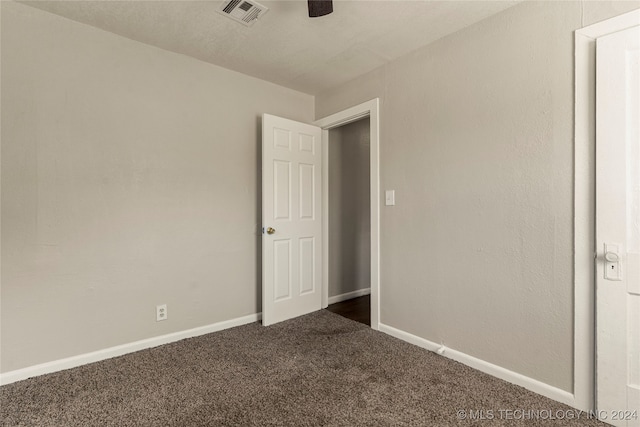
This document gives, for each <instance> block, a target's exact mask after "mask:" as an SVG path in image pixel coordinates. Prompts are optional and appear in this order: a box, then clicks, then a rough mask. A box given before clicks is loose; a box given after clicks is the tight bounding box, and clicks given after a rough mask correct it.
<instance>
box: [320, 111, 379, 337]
mask: <svg viewBox="0 0 640 427" xmlns="http://www.w3.org/2000/svg"><path fill="white" fill-rule="evenodd" d="M365 117H369V138H370V146H369V165H370V175H369V185H370V186H371V187H370V194H371V199H370V200H371V328H372V329H375V330H378V329H380V100H379V99H378V98H374V99H372V100H370V101H366V102H363V103H362V104H358V105H356V106H353V107H351V108H347V109H346V110H343V111H340V112H337V113H335V114H332V115H330V116H327V117H324V118H322V119H319V120H316V121H315V122H314V125H316V126H319V127H320V128H322V308H326V307H327V306H328V304H329V303H328V300H329V245H328V242H329V163H328V160H329V130H330V129H333V128H336V127H338V126H342V125H346V124H348V123H351V122H354V121H356V120H359V119H362V118H365Z"/></svg>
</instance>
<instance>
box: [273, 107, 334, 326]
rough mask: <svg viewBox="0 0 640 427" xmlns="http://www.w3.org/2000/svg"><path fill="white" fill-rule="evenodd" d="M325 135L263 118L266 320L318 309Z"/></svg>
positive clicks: (307, 127)
mask: <svg viewBox="0 0 640 427" xmlns="http://www.w3.org/2000/svg"><path fill="white" fill-rule="evenodd" d="M321 136H322V133H321V129H320V128H319V127H316V126H312V125H308V124H305V123H299V122H295V121H293V120H287V119H283V118H280V117H276V116H272V115H269V114H264V115H263V116H262V225H263V230H262V324H263V325H265V326H268V325H271V324H273V323H277V322H280V321H283V320H287V319H290V318H293V317H297V316H300V315H303V314H307V313H310V312H312V311H316V310H320V309H321V303H322V292H321V287H322V276H321V275H322V258H321V256H322V217H321V212H322V206H321V203H322V187H321V186H322V178H321V172H322V163H321V162H322V150H321V146H320V144H321V142H322V137H321Z"/></svg>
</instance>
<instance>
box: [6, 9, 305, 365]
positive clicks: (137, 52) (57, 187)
mask: <svg viewBox="0 0 640 427" xmlns="http://www.w3.org/2000/svg"><path fill="white" fill-rule="evenodd" d="M263 112H269V113H272V114H276V115H279V116H284V117H289V118H292V119H295V120H300V121H305V122H310V121H312V120H313V98H312V97H311V96H309V95H305V94H302V93H299V92H295V91H293V90H289V89H285V88H282V87H279V86H276V85H274V84H271V83H267V82H264V81H262V80H258V79H255V78H250V77H247V76H244V75H242V74H238V73H235V72H231V71H228V70H225V69H222V68H219V67H215V66H213V65H210V64H206V63H204V62H200V61H197V60H195V59H192V58H188V57H186V56H183V55H178V54H174V53H170V52H167V51H163V50H161V49H158V48H155V47H151V46H148V45H145V44H142V43H138V42H134V41H131V40H129V39H126V38H123V37H119V36H116V35H114V34H111V33H107V32H104V31H101V30H98V29H96V28H93V27H90V26H87V25H83V24H79V23H76V22H74V21H70V20H68V19H65V18H61V17H59V16H56V15H52V14H49V13H47V12H43V11H40V10H37V9H34V8H31V7H28V6H24V5H21V4H15V3H12V2H2V302H1V328H2V329H1V334H2V346H1V348H2V350H1V355H0V356H1V357H0V358H1V360H2V365H1V367H0V370H1V371H2V372H7V371H11V370H15V369H19V368H23V367H26V366H30V365H34V364H38V363H42V362H47V361H52V360H57V359H60V358H64V357H68V356H73V355H77V354H82V353H86V352H90V351H94V350H99V349H103V348H108V347H111V346H115V345H119V344H124V343H128V342H132V341H136V340H141V339H145V338H150V337H153V336H159V335H164V334H167V333H171V332H176V331H183V330H186V329H190V328H194V327H198V326H203V325H208V324H212V323H216V322H219V321H223V320H228V319H233V318H237V317H241V316H244V315H248V314H253V313H256V312H259V311H261V308H260V300H261V299H260V298H261V297H260V289H259V285H260V280H259V277H260V274H261V273H260V271H259V269H258V265H259V254H260V249H259V248H260V246H259V244H260V234H259V227H260V223H261V220H260V197H261V195H260V176H259V174H260V148H259V147H260V145H261V142H260V141H261V138H260V134H259V132H260V117H261V115H262V113H263ZM161 303H166V304H168V320H166V321H164V322H156V320H155V307H156V305H157V304H161Z"/></svg>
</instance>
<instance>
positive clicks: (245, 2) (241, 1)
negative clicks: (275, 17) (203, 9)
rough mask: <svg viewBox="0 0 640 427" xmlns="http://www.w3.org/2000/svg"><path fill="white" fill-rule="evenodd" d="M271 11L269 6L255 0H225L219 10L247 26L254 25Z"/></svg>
mask: <svg viewBox="0 0 640 427" xmlns="http://www.w3.org/2000/svg"><path fill="white" fill-rule="evenodd" d="M268 11H269V8H268V7H265V6H263V5H261V4H260V3H258V2H255V1H253V0H229V1H225V2H224V3H223V4H222V6H221V7H220V9H218V12H219V13H221V14H223V15H224V16H228V17H229V18H231V19H233V20H234V21H237V22H239V23H241V24H242V25H246V26H247V27H249V26H251V25H253V24H254V23H255V22H256V20H257V19H258V18H260V17H262V15H264V14H265V13H267V12H268Z"/></svg>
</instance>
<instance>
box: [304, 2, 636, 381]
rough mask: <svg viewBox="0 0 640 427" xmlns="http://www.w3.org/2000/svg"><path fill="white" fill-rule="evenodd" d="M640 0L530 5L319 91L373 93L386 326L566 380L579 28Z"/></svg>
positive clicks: (330, 100)
mask: <svg viewBox="0 0 640 427" xmlns="http://www.w3.org/2000/svg"><path fill="white" fill-rule="evenodd" d="M639 6H640V3H638V2H590V1H586V2H524V3H522V4H520V5H517V6H515V7H513V8H510V9H507V10H506V11H504V12H502V13H500V14H498V15H495V16H493V17H490V18H489V19H487V20H485V21H482V22H479V23H477V24H475V25H473V26H471V27H469V28H467V29H464V30H462V31H460V32H458V33H455V34H453V35H451V36H449V37H446V38H443V39H441V40H439V41H437V42H435V43H433V44H431V45H429V46H427V47H425V48H422V49H419V50H417V51H415V52H413V53H412V54H409V55H407V56H405V57H403V58H401V59H399V60H397V61H394V62H392V63H390V64H389V65H387V66H385V67H382V68H379V69H377V70H374V71H372V72H371V73H368V74H367V75H365V76H362V77H359V78H358V79H356V80H353V81H352V82H350V83H348V84H345V85H342V86H339V87H336V88H334V89H331V90H329V91H326V92H324V93H322V94H320V95H318V96H317V97H316V117H317V118H320V117H325V116H327V115H329V114H331V113H334V112H337V111H340V110H342V109H344V108H347V107H350V106H352V105H356V104H358V103H360V102H363V101H366V100H369V99H372V98H374V97H380V98H381V124H380V126H381V142H380V153H381V154H380V158H381V165H380V166H381V186H382V190H385V189H395V190H396V204H397V205H396V206H394V207H385V206H382V208H381V227H380V229H381V296H380V298H381V303H380V304H381V321H382V323H384V324H387V325H390V326H392V327H395V328H398V329H401V330H404V331H406V332H409V333H411V334H414V335H417V336H419V337H422V338H425V339H428V340H430V341H432V342H436V343H444V344H445V345H446V346H448V347H450V348H453V349H456V350H459V351H461V352H463V353H466V354H469V355H471V356H475V357H477V358H479V359H482V360H485V361H487V362H490V363H493V364H495V365H498V366H501V367H504V368H506V369H509V370H512V371H515V372H518V373H521V374H523V375H526V376H528V377H531V378H534V379H537V380H539V381H542V382H544V383H546V384H550V385H552V386H555V387H558V388H560V389H563V390H567V391H572V389H573V256H572V250H573V247H572V245H573V105H574V98H573V96H574V92H573V76H574V62H573V58H574V51H573V49H574V44H573V37H574V34H573V32H574V30H576V29H579V28H582V27H583V26H586V25H589V24H591V23H594V22H597V21H600V20H603V19H606V18H609V17H612V16H616V15H619V14H621V13H623V12H626V11H628V10H631V9H634V8H638V7H639Z"/></svg>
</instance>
